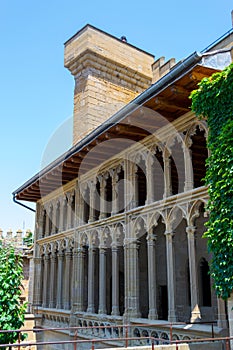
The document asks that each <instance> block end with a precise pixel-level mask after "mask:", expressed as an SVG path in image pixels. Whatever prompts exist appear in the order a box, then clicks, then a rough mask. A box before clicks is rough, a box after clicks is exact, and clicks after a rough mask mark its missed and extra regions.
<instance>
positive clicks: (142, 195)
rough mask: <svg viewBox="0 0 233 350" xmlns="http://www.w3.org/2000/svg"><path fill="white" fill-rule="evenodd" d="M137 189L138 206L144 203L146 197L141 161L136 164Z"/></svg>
mask: <svg viewBox="0 0 233 350" xmlns="http://www.w3.org/2000/svg"><path fill="white" fill-rule="evenodd" d="M136 176H137V185H138V186H137V187H138V188H137V191H138V206H139V207H140V206H142V205H145V203H146V197H147V187H146V172H145V165H144V162H141V164H139V165H138V166H137V173H136Z"/></svg>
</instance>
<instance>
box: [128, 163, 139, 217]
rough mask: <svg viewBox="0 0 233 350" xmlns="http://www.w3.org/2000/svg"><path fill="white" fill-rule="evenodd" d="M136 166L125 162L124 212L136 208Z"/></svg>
mask: <svg viewBox="0 0 233 350" xmlns="http://www.w3.org/2000/svg"><path fill="white" fill-rule="evenodd" d="M136 171H137V165H136V164H134V163H132V162H130V161H129V160H125V180H126V186H125V208H126V211H127V210H130V209H133V208H135V207H137V206H138V191H137V174H136Z"/></svg>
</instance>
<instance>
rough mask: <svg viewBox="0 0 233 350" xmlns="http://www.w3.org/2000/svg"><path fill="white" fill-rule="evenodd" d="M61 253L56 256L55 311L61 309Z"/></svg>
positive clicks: (62, 255)
mask: <svg viewBox="0 0 233 350" xmlns="http://www.w3.org/2000/svg"><path fill="white" fill-rule="evenodd" d="M63 257H64V254H63V252H58V254H57V261H58V267H57V305H56V308H57V309H62V288H63V285H62V279H63V278H62V275H63Z"/></svg>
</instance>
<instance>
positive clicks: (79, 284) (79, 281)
mask: <svg viewBox="0 0 233 350" xmlns="http://www.w3.org/2000/svg"><path fill="white" fill-rule="evenodd" d="M84 259H85V249H84V248H83V247H78V248H75V249H74V256H73V271H74V296H73V302H74V309H75V311H84V298H83V297H84V278H85V276H84Z"/></svg>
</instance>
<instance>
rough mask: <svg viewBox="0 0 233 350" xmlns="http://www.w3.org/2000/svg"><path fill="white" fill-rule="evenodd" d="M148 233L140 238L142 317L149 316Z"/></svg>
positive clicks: (140, 305)
mask: <svg viewBox="0 0 233 350" xmlns="http://www.w3.org/2000/svg"><path fill="white" fill-rule="evenodd" d="M146 237H147V233H145V234H144V235H143V236H142V237H140V238H139V244H140V245H139V252H138V259H139V309H140V313H141V317H142V318H148V313H149V302H148V300H149V290H148V251H147V239H146Z"/></svg>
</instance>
